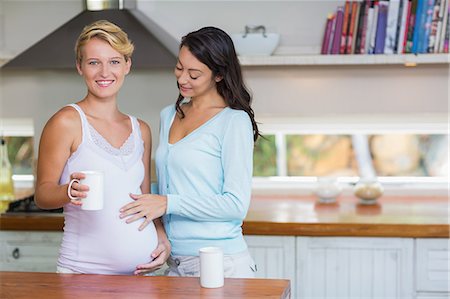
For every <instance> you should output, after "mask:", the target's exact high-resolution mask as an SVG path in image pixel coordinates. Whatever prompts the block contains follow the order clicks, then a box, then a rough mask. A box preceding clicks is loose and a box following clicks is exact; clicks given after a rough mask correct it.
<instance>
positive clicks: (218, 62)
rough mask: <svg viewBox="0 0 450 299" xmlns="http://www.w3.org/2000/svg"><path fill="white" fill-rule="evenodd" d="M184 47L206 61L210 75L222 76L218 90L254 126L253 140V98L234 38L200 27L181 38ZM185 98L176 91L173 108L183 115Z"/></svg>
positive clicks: (200, 59)
mask: <svg viewBox="0 0 450 299" xmlns="http://www.w3.org/2000/svg"><path fill="white" fill-rule="evenodd" d="M183 46H186V47H187V48H188V49H189V51H190V52H191V53H192V55H194V56H195V58H197V59H198V60H199V61H200V62H202V63H203V64H205V65H206V66H207V67H208V68H209V69H210V70H211V71H212V74H213V77H216V76H220V77H222V78H223V79H222V80H220V81H219V82H217V85H216V86H217V91H218V93H219V94H220V95H221V96H222V97H223V98H224V99H225V102H226V103H227V105H228V106H229V107H230V108H232V109H236V110H244V111H245V112H246V113H247V114H248V116H249V117H250V120H251V122H252V126H253V140H254V141H256V139H257V138H258V136H260V134H259V130H258V126H257V124H256V121H255V114H254V112H253V109H252V108H251V107H250V105H251V101H252V97H251V95H250V93H249V92H248V90H247V88H246V87H245V84H244V80H243V78H242V71H241V65H240V64H239V60H238V57H237V55H236V51H235V49H234V45H233V41H232V40H231V38H230V36H229V35H228V34H227V33H225V31H223V30H221V29H219V28H215V27H203V28H201V29H199V30H197V31H193V32H191V33H189V34H187V35H186V36H184V37H183V38H182V39H181V45H180V48H181V47H183ZM183 99H184V97H183V96H182V95H181V94H179V95H178V99H177V102H176V104H175V108H176V110H177V112H178V113H180V114H181V117H182V118H183V117H184V113H183V110H181V106H180V103H181V102H182V101H183Z"/></svg>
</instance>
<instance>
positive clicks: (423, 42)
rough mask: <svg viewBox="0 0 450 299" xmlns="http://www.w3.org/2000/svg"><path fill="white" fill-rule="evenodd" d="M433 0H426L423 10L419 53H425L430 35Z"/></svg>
mask: <svg viewBox="0 0 450 299" xmlns="http://www.w3.org/2000/svg"><path fill="white" fill-rule="evenodd" d="M434 3H435V0H428V1H426V10H425V19H424V20H425V24H424V25H423V32H422V33H421V34H420V40H419V53H427V52H428V45H429V39H430V35H431V24H432V22H433V12H434Z"/></svg>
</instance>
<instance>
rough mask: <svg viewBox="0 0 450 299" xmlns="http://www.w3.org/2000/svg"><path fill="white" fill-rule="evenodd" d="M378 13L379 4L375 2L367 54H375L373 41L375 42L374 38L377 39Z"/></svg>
mask: <svg viewBox="0 0 450 299" xmlns="http://www.w3.org/2000/svg"><path fill="white" fill-rule="evenodd" d="M379 11H380V3H379V2H378V1H375V3H374V12H373V22H372V28H371V32H370V41H369V50H368V52H367V53H369V54H375V41H376V37H377V26H378V13H379Z"/></svg>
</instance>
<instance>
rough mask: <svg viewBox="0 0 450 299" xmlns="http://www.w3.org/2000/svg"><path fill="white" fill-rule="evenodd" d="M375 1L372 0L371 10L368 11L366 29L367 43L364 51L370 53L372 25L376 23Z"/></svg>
mask: <svg viewBox="0 0 450 299" xmlns="http://www.w3.org/2000/svg"><path fill="white" fill-rule="evenodd" d="M374 11H375V8H374V2H373V1H371V3H370V8H369V11H368V13H367V30H366V43H365V45H364V53H367V54H369V53H370V51H369V48H370V38H371V33H372V27H373V23H374Z"/></svg>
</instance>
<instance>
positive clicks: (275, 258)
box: [245, 236, 296, 298]
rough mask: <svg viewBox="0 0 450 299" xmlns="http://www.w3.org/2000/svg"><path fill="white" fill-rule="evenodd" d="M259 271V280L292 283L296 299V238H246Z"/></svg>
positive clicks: (292, 292) (292, 294)
mask: <svg viewBox="0 0 450 299" xmlns="http://www.w3.org/2000/svg"><path fill="white" fill-rule="evenodd" d="M245 241H246V242H247V245H248V249H249V251H250V254H251V255H252V257H253V259H254V261H255V263H256V266H257V269H258V271H257V272H256V277H258V278H279V279H289V280H290V281H291V296H292V298H296V295H295V294H296V285H295V283H296V279H295V237H278V236H245Z"/></svg>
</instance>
